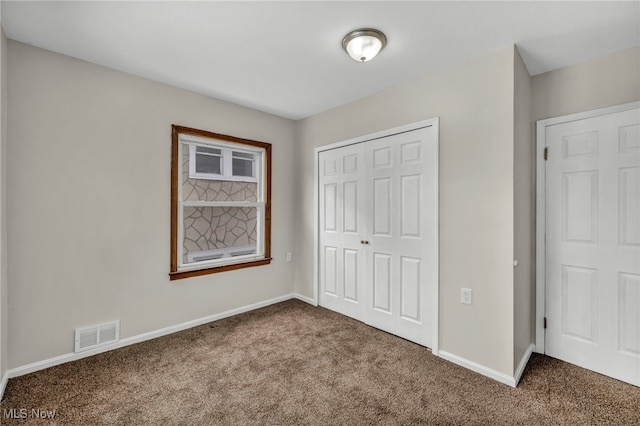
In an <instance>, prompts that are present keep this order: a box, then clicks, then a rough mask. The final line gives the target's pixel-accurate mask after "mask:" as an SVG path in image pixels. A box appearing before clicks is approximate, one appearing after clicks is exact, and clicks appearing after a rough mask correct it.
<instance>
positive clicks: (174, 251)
mask: <svg viewBox="0 0 640 426" xmlns="http://www.w3.org/2000/svg"><path fill="white" fill-rule="evenodd" d="M181 134H182V135H192V136H198V137H204V138H210V139H217V140H221V141H226V142H233V143H237V144H241V145H242V144H243V145H249V146H253V147H259V148H262V149H264V151H265V159H264V165H265V183H264V195H265V197H264V198H265V209H264V216H265V217H264V258H263V259H256V260H249V261H245V262H238V263H229V264H224V265H217V266H203V267H202V268H198V269H188V270H178V244H179V242H178V226H179V225H180V224H179V223H178V209H179V208H180V206H179V200H178V185H180V184H182V179H180V176H179V175H178V171H179V162H180V161H181V159H180V158H179V153H180V149H179V148H180V135H181ZM270 263H271V144H270V143H266V142H260V141H256V140H252V139H243V138H238V137H235V136H229V135H223V134H220V133H214V132H209V131H206V130H199V129H194V128H191V127H184V126H179V125H176V124H173V125H171V269H170V272H169V279H170V280H171V281H173V280H178V279H182V278H189V277H197V276H202V275H208V274H214V273H218V272H225V271H233V270H237V269H243V268H250V267H253V266H261V265H268V264H270Z"/></svg>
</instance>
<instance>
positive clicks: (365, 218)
mask: <svg viewBox="0 0 640 426" xmlns="http://www.w3.org/2000/svg"><path fill="white" fill-rule="evenodd" d="M318 158H319V175H320V178H319V214H320V221H319V222H320V223H319V227H320V230H319V233H320V235H319V243H320V244H319V258H320V259H319V260H320V265H319V285H320V288H319V290H320V304H321V305H322V306H325V307H327V308H330V309H333V310H335V311H338V312H341V313H343V314H345V315H349V316H352V317H354V318H357V319H359V320H361V321H364V322H366V323H367V324H370V325H372V326H374V327H377V328H380V329H382V330H385V331H388V332H390V333H393V334H396V335H398V336H400V337H403V338H406V339H408V340H411V341H414V342H417V343H420V344H422V345H425V346H430V347H431V346H432V344H433V326H434V312H435V304H436V303H437V301H436V300H434V299H435V298H434V294H435V286H436V285H437V282H436V281H437V266H438V265H437V259H438V257H437V250H438V247H437V209H438V207H437V134H436V130H435V129H434V128H433V127H425V128H421V129H417V130H413V131H409V132H404V133H399V134H395V135H392V136H387V137H384V138H377V139H375V140H372V141H368V142H363V143H357V144H354V145H348V146H345V147H340V148H336V149H331V150H328V151H322V152H320V154H319V157H318Z"/></svg>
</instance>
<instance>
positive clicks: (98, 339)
mask: <svg viewBox="0 0 640 426" xmlns="http://www.w3.org/2000/svg"><path fill="white" fill-rule="evenodd" d="M119 339H120V321H119V320H118V321H112V322H105V323H103V324H98V325H93V326H91V327H82V328H76V338H75V350H74V351H75V352H82V351H86V350H89V349H93V348H97V347H100V346H105V345H109V344H111V343H115V342H117V341H118V340H119Z"/></svg>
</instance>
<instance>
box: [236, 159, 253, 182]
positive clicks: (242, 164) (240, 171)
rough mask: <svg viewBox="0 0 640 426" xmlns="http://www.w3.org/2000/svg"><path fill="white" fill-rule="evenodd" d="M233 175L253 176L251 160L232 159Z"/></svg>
mask: <svg viewBox="0 0 640 426" xmlns="http://www.w3.org/2000/svg"><path fill="white" fill-rule="evenodd" d="M233 175H234V176H247V177H253V160H244V159H241V158H234V159H233Z"/></svg>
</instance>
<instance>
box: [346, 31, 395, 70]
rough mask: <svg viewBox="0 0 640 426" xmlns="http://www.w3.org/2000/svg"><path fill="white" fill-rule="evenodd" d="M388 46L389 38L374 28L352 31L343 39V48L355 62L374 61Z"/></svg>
mask: <svg viewBox="0 0 640 426" xmlns="http://www.w3.org/2000/svg"><path fill="white" fill-rule="evenodd" d="M386 44H387V37H386V36H385V35H384V34H383V33H382V32H381V31H378V30H375V29H373V28H361V29H359V30H354V31H351V32H350V33H349V34H347V35H346V36H344V38H343V39H342V48H343V49H344V50H345V51H346V52H347V53H348V54H349V56H351V57H352V58H353V60H354V61H358V62H367V61H370V60H371V59H373V58H374V57H375V56H376V55H377V54H378V53H380V51H381V50H382V49H384V46H386Z"/></svg>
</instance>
